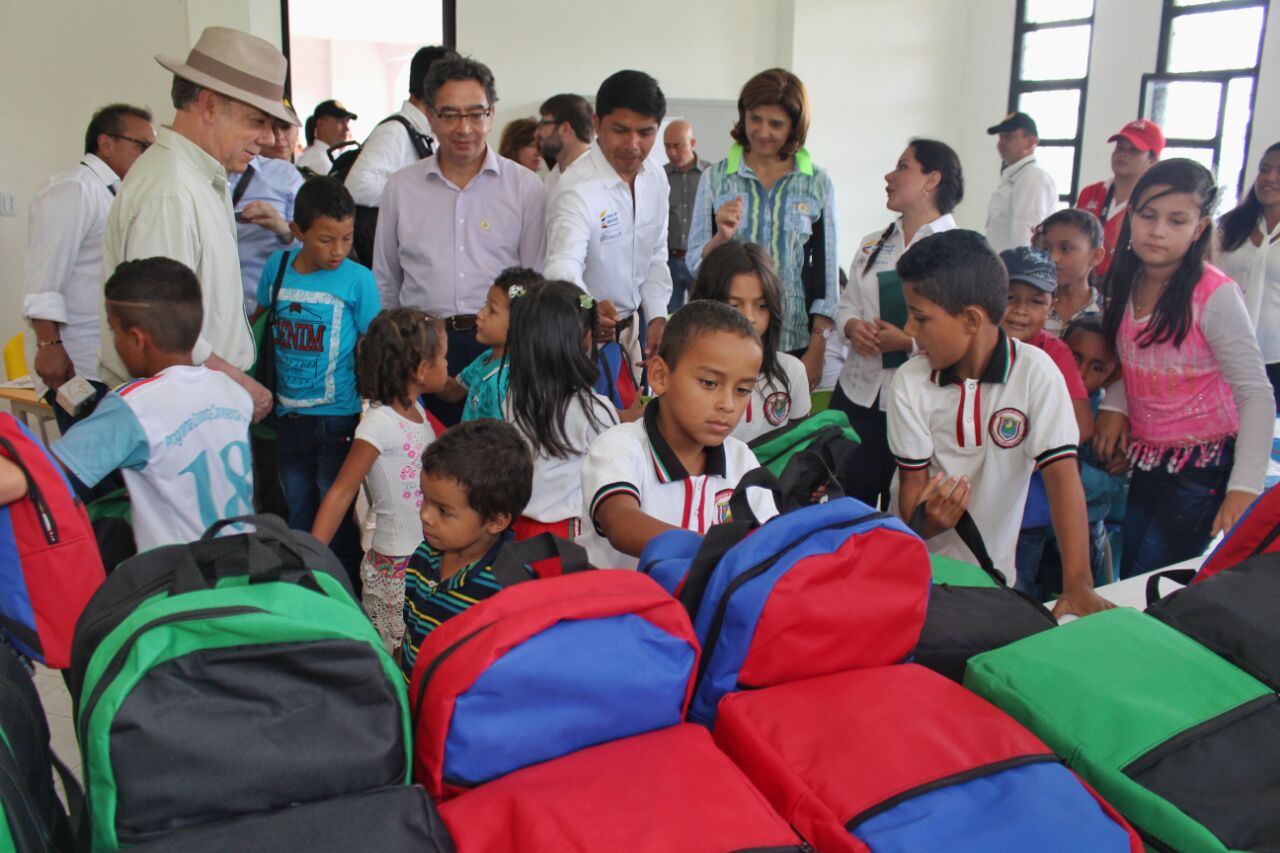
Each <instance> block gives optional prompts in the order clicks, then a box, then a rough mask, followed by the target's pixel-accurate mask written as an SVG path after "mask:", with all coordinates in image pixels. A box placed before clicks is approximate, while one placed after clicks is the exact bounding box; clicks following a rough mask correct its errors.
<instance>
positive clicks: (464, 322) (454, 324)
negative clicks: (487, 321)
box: [444, 314, 476, 332]
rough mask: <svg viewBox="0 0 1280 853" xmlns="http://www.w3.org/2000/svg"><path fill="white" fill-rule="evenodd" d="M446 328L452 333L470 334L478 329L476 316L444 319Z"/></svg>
mask: <svg viewBox="0 0 1280 853" xmlns="http://www.w3.org/2000/svg"><path fill="white" fill-rule="evenodd" d="M444 327H445V328H446V329H448V330H449V331H450V332H469V331H471V330H472V329H474V328H475V327H476V315H475V314H454V315H453V316H452V317H445V318H444Z"/></svg>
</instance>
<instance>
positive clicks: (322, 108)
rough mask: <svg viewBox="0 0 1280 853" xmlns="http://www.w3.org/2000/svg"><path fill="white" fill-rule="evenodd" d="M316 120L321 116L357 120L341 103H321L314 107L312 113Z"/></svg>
mask: <svg viewBox="0 0 1280 853" xmlns="http://www.w3.org/2000/svg"><path fill="white" fill-rule="evenodd" d="M314 115H315V117H316V118H320V117H321V116H333V117H334V118H351V119H354V118H359V116H357V115H356V114H355V113H353V112H351V110H349V109H347V108H346V107H345V106H343V104H342V101H321V102H320V103H319V104H317V105H316V111H315V113H314Z"/></svg>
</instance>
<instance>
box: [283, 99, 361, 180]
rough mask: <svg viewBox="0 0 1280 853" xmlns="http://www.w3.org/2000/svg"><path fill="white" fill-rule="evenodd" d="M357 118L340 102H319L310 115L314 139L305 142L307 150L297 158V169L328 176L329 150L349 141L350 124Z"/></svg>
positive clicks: (330, 164)
mask: <svg viewBox="0 0 1280 853" xmlns="http://www.w3.org/2000/svg"><path fill="white" fill-rule="evenodd" d="M358 118H359V116H357V115H356V114H355V113H353V112H351V110H349V109H347V108H346V106H345V105H344V104H343V103H342V101H335V100H328V101H321V102H320V103H319V104H318V105H317V106H316V109H315V112H313V113H312V114H311V121H313V122H315V127H314V129H313V131H312V133H313V135H314V138H313V139H309V140H307V150H306V151H303V152H302V156H300V157H299V158H298V168H299V169H310V170H311V171H313V172H315V173H316V174H317V175H327V174H329V170H330V169H332V168H333V161H332V160H330V159H329V149H330V148H332V147H333V146H335V145H341V144H342V143H344V142H346V141H348V140H349V139H351V122H352V121H354V120H356V119H358ZM352 168H353V170H354V167H352Z"/></svg>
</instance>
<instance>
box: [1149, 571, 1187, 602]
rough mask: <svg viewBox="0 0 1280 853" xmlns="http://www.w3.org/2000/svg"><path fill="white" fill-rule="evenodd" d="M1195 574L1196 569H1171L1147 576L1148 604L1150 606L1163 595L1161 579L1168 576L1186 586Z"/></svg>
mask: <svg viewBox="0 0 1280 853" xmlns="http://www.w3.org/2000/svg"><path fill="white" fill-rule="evenodd" d="M1195 576H1196V570H1195V569H1169V570H1167V571H1163V572H1156V573H1155V574H1153V575H1152V576H1151V577H1149V578H1147V606H1148V607H1150V606H1151V605H1153V604H1155V603H1156V602H1157V601H1159V600H1160V599H1161V598H1162V597H1163V596H1161V595H1160V581H1162V580H1164V579H1166V578H1168V579H1169V580H1171V581H1174V582H1175V583H1180V584H1182V585H1183V586H1186V585H1187V584H1189V583H1191V579H1192V578H1194V577H1195Z"/></svg>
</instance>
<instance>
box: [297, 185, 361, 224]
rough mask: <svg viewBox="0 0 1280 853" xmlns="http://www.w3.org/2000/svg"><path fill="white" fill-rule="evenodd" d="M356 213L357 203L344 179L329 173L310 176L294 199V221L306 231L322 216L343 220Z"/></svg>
mask: <svg viewBox="0 0 1280 853" xmlns="http://www.w3.org/2000/svg"><path fill="white" fill-rule="evenodd" d="M355 215H356V203H355V200H354V199H353V198H351V193H350V192H349V191H348V190H347V188H346V187H345V186H343V184H342V181H340V180H338V179H337V178H331V177H329V176H328V175H318V176H316V177H314V178H308V179H307V182H306V183H305V184H303V185H302V186H301V187H300V188H299V189H298V195H297V197H296V198H295V199H294V201H293V221H294V224H296V225H297V226H298V229H299V230H300V231H306V230H307V229H308V228H310V227H311V225H312V224H313V223H314V222H315V221H316V220H317V219H319V218H320V217H321V216H327V217H329V218H330V219H336V220H338V221H339V222H341V221H342V220H343V219H346V218H347V217H351V216H355Z"/></svg>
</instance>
